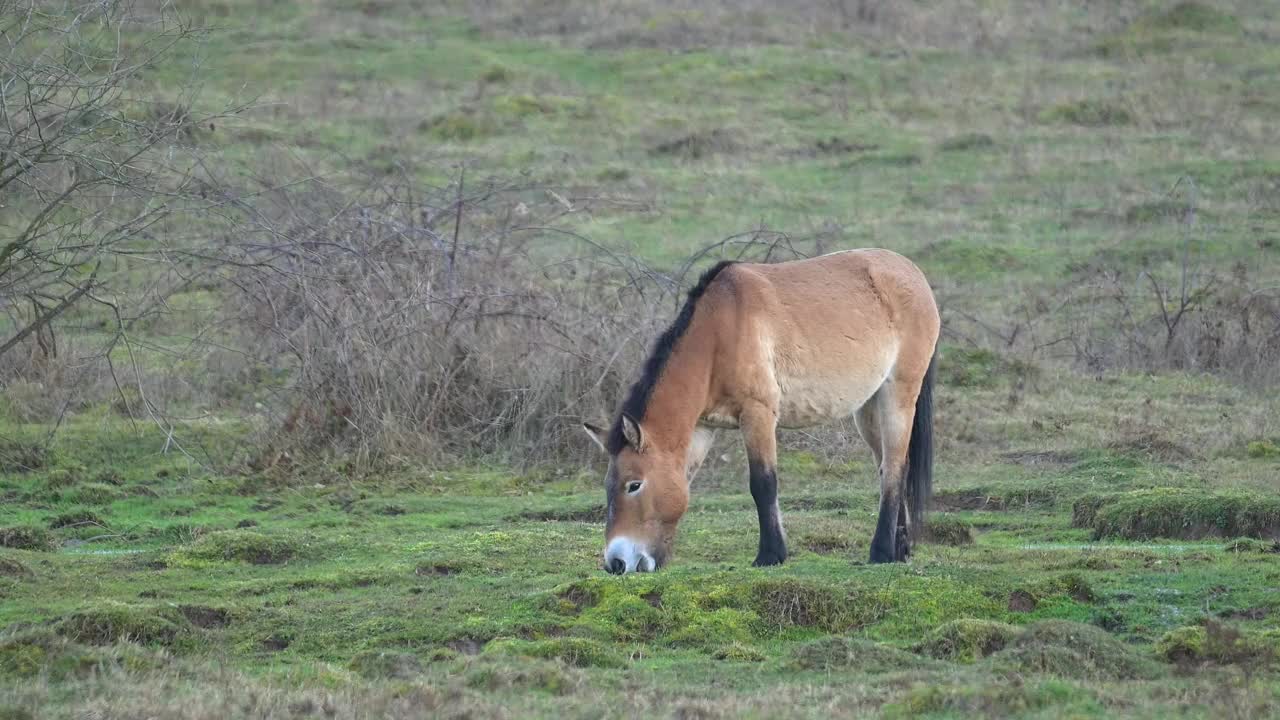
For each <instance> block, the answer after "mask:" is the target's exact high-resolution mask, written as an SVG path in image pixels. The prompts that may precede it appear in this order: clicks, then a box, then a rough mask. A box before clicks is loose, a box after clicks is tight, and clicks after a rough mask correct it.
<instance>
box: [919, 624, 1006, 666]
mask: <svg viewBox="0 0 1280 720" xmlns="http://www.w3.org/2000/svg"><path fill="white" fill-rule="evenodd" d="M1019 632H1020V631H1019V629H1018V628H1017V627H1015V626H1013V625H1009V624H1008V623H1002V622H996V621H994V620H978V619H974V618H962V619H959V620H952V621H951V622H948V623H945V624H943V625H941V626H939V627H937V628H935V629H934V630H933V631H932V632H930V633H929V634H928V635H927V636H926V637H925V639H924V640H923V641H922V642H921V643H920V644H919V645H917V646H916V647H915V648H914V649H915V651H916V652H918V653H921V654H924V655H928V656H929V657H933V658H938V659H941V660H955V661H958V662H973V661H975V660H978V659H979V658H984V657H986V656H988V655H991V654H992V653H995V652H998V651H999V650H1002V649H1004V647H1005V645H1008V644H1009V642H1010V641H1011V640H1012V639H1013V638H1015V637H1017V636H1018V633H1019Z"/></svg>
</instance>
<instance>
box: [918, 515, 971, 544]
mask: <svg viewBox="0 0 1280 720" xmlns="http://www.w3.org/2000/svg"><path fill="white" fill-rule="evenodd" d="M923 540H924V541H925V542H927V543H932V544H934V545H952V546H956V545H972V544H973V525H972V524H970V523H969V521H967V520H964V519H962V518H958V517H956V516H955V515H948V514H945V513H939V514H935V515H933V516H932V517H930V518H929V522H928V524H927V525H925V528H924V537H923Z"/></svg>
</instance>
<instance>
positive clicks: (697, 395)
mask: <svg viewBox="0 0 1280 720" xmlns="http://www.w3.org/2000/svg"><path fill="white" fill-rule="evenodd" d="M693 329H694V328H691V329H690V330H693ZM712 352H713V348H710V347H707V343H705V342H703V341H702V340H701V337H700V335H699V334H697V333H694V332H690V333H689V334H688V335H686V336H685V337H683V338H681V340H680V343H679V344H678V345H677V346H676V347H675V349H674V351H673V352H672V354H671V358H670V359H669V360H668V361H667V364H666V367H664V368H663V370H662V375H661V377H660V378H659V379H658V383H657V384H656V385H655V386H654V388H653V394H652V395H651V396H650V398H649V404H648V407H647V408H646V409H645V413H644V425H645V430H646V431H647V432H651V433H654V434H655V436H656V439H657V441H658V442H660V443H661V444H662V445H663V446H664V447H667V448H670V449H672V450H677V449H679V450H687V449H688V448H689V443H690V442H691V441H692V438H693V432H694V428H695V427H696V426H697V424H698V418H700V417H701V416H702V413H703V412H704V411H705V410H706V409H707V399H708V395H709V393H710V390H711V360H712Z"/></svg>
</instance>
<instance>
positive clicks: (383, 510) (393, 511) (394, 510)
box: [374, 505, 408, 517]
mask: <svg viewBox="0 0 1280 720" xmlns="http://www.w3.org/2000/svg"><path fill="white" fill-rule="evenodd" d="M374 512H375V513H377V514H378V515H386V516H388V517H395V516H396V515H404V514H405V513H406V512H408V511H407V510H405V509H404V508H403V507H401V506H399V505H383V506H382V507H380V508H378V509H377V510H374Z"/></svg>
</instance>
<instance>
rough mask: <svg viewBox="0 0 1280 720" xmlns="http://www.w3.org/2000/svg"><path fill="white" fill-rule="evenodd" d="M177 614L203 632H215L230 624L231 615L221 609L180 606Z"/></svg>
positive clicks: (204, 606)
mask: <svg viewBox="0 0 1280 720" xmlns="http://www.w3.org/2000/svg"><path fill="white" fill-rule="evenodd" d="M178 612H180V613H182V616H183V617H185V618H186V619H187V622H189V623H191V624H192V625H194V626H196V627H198V628H203V629H205V630H216V629H218V628H224V627H226V626H227V625H229V624H231V615H230V614H229V613H227V611H226V610H223V609H222V608H213V607H208V606H206V605H180V606H178Z"/></svg>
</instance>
